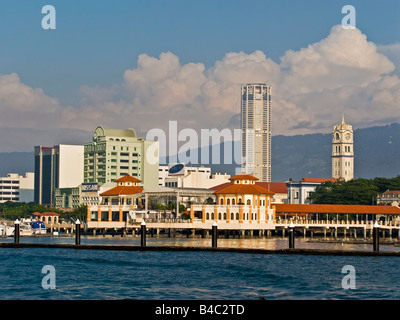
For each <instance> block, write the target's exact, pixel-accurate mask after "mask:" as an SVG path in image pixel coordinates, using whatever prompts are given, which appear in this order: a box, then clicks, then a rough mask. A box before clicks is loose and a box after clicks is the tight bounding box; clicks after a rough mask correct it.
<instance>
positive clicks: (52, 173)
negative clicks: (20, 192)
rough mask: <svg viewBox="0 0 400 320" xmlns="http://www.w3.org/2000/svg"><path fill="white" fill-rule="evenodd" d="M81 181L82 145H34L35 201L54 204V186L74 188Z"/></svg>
mask: <svg viewBox="0 0 400 320" xmlns="http://www.w3.org/2000/svg"><path fill="white" fill-rule="evenodd" d="M82 182H83V146H78V145H63V144H60V145H57V146H54V147H50V148H49V147H42V146H36V147H35V202H36V203H38V204H43V205H54V203H55V200H54V191H55V189H56V188H75V187H77V186H78V185H80V184H81V183H82Z"/></svg>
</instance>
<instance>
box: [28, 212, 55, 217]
mask: <svg viewBox="0 0 400 320" xmlns="http://www.w3.org/2000/svg"><path fill="white" fill-rule="evenodd" d="M32 215H35V216H59V215H60V214H59V213H56V212H42V213H41V212H34V213H32Z"/></svg>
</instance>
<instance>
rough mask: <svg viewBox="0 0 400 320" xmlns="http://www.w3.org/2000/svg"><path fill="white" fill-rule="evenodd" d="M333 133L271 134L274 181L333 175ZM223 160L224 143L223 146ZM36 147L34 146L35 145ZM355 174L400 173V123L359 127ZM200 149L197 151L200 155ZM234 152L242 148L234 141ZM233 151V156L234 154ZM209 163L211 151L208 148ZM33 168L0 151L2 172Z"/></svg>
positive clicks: (230, 169)
mask: <svg viewBox="0 0 400 320" xmlns="http://www.w3.org/2000/svg"><path fill="white" fill-rule="evenodd" d="M331 142H332V136H331V134H330V133H329V134H307V135H297V136H282V135H279V136H273V137H272V142H271V143H272V181H286V180H287V179H288V178H293V179H295V180H298V179H301V178H303V177H312V178H330V177H331ZM219 147H220V157H221V161H220V162H221V163H224V157H223V156H224V144H223V143H222V144H221V145H220V146H219ZM32 148H33V147H32ZM354 150H355V157H354V164H355V173H354V174H355V178H368V179H370V178H374V177H387V178H390V177H395V176H397V175H399V174H400V124H399V123H394V124H391V125H387V126H382V127H371V128H365V129H357V130H355V131H354ZM201 151H202V150H201V149H199V150H198V151H197V152H198V154H199V159H200V156H201ZM233 152H240V142H235V146H234V147H233ZM233 152H232V159H234V155H233ZM209 159H210V160H209V163H210V162H211V159H212V151H211V149H210V151H209ZM204 165H205V166H210V167H211V168H212V169H213V172H215V171H218V172H226V173H229V174H231V175H233V174H235V169H236V168H238V167H239V166H238V165H237V164H235V163H233V164H204ZM33 170H34V152H33V151H32V152H11V153H0V176H5V175H6V174H7V173H20V174H24V173H25V172H27V171H33Z"/></svg>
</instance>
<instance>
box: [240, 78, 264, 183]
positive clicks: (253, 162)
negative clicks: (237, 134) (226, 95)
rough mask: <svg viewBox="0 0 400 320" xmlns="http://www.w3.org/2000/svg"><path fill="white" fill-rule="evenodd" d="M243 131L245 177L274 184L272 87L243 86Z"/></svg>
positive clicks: (258, 85) (259, 85)
mask: <svg viewBox="0 0 400 320" xmlns="http://www.w3.org/2000/svg"><path fill="white" fill-rule="evenodd" d="M241 128H242V173H246V174H251V175H253V176H255V177H256V178H258V179H259V181H261V182H269V181H271V86H268V85H266V84H263V83H250V84H247V85H244V86H242V91H241Z"/></svg>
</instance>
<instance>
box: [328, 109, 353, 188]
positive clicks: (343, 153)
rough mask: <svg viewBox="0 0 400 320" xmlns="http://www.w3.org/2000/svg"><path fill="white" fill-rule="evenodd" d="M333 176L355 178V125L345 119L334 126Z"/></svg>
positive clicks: (339, 178) (342, 178)
mask: <svg viewBox="0 0 400 320" xmlns="http://www.w3.org/2000/svg"><path fill="white" fill-rule="evenodd" d="M332 178H333V179H338V180H344V181H348V180H351V179H353V178H354V141H353V127H352V126H351V125H349V124H347V123H346V122H345V121H344V116H342V122H341V123H340V124H338V125H336V126H334V128H333V136H332Z"/></svg>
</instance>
